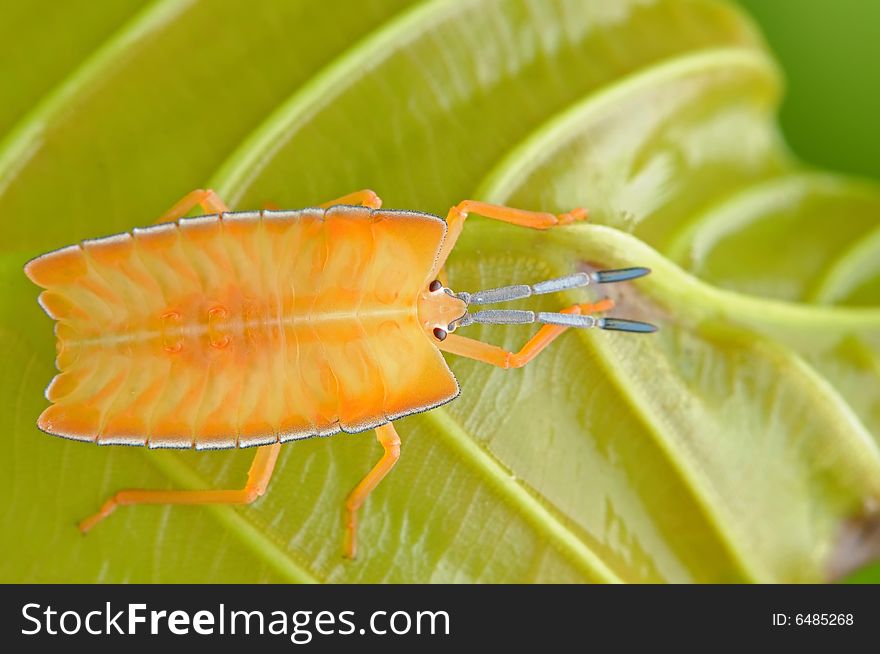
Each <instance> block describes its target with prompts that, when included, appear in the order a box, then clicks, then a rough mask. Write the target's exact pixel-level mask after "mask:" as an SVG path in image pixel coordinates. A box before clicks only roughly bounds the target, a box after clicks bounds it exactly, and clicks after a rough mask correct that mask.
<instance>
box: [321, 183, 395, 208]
mask: <svg viewBox="0 0 880 654" xmlns="http://www.w3.org/2000/svg"><path fill="white" fill-rule="evenodd" d="M337 204H354V205H357V206H361V207H369V208H370V209H379V208H381V207H382V198H380V197H379V196H378V195H376V192H375V191H371V190H370V189H368V188H365V189H361V190H360V191H355V192H354V193H347V194H346V195H343V196H342V197H338V198H336V199H334V200H330V201H329V202H324V203H323V204H319V205H318V206H319V207H320V208H322V209H328V208H330V207H335V206H336V205H337Z"/></svg>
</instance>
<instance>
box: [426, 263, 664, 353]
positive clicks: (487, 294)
mask: <svg viewBox="0 0 880 654" xmlns="http://www.w3.org/2000/svg"><path fill="white" fill-rule="evenodd" d="M650 272H651V271H650V270H649V269H648V268H623V269H620V270H597V271H595V272H589V273H587V272H580V273H575V274H573V275H566V276H565V277H558V278H556V279H549V280H547V281H543V282H538V283H537V284H531V285H528V284H518V285H515V286H502V287H500V288H490V289H486V290H482V291H477V292H476V293H465V292H462V293H454V292H453V291H451V290H450V289H448V288H446V287H445V286H443V284H442V283H441V282H440V281H439V280H434V281H433V282H431V283H430V284H429V285H428V288H427V289H425V291H424V292H423V293H422V296H421V298H420V301H419V318H420V319H421V321H422V326H423V328H424V329H425V330H426V332H427V333H428V334H429V335H430V336H431V337H432V338H434V340H437V341H443V340H444V339H445V338H446V336H447V334H449V333H450V332H453V331H455V330H456V329H457V328H459V327H467V326H468V325H472V324H474V323H482V324H490V325H518V324H527V323H535V322H537V323H543V324H547V325H562V326H564V327H580V328H582V329H588V328H592V327H598V328H600V329H610V330H615V331H623V332H639V333H649V332H654V331H657V328H656V327H655V326H654V325H651V324H649V323H646V322H639V321H636V320H626V319H623V318H610V317H600V316H595V315H591V314H590V313H580V312H577V311H572V312H562V313H554V312H549V311H537V312H536V311H528V310H524V309H483V310H480V311H474V312H471V311H470V309H471V307H472V306H479V305H483V304H495V303H498V302H510V301H512V300H521V299H524V298H528V297H531V296H532V295H543V294H545V293H555V292H558V291H565V290H569V289H574V288H581V287H584V286H590V285H595V284H610V283H614V282H623V281H627V280H630V279H636V278H637V277H643V276H645V275H647V274H648V273H650ZM613 306H614V303H613V302H612V301H611V300H609V299H607V298H606V299H605V300H601V301H599V302H597V303H595V304H592V305H579V307H584V308H587V310H589V311H591V312H603V311H606V310H608V309H610V308H612V307H613ZM582 310H583V309H582Z"/></svg>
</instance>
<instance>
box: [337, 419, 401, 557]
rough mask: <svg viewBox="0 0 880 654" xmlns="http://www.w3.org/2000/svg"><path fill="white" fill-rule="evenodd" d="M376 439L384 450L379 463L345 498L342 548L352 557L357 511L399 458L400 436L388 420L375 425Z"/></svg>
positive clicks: (355, 537)
mask: <svg viewBox="0 0 880 654" xmlns="http://www.w3.org/2000/svg"><path fill="white" fill-rule="evenodd" d="M376 439H377V440H378V441H379V444H380V445H381V446H382V448H383V449H384V450H385V451H384V453H383V454H382V458H381V459H379V463H377V464H376V465H375V466H373V469H372V470H370V472H369V474H367V476H366V477H364V478H363V479H362V480H361V482H360V483H359V484H358V485H357V486H355V489H354V490H353V491H351V494H350V495H349V496H348V499H346V500H345V510H346V524H345V544H344V546H343V550H344V552H345V556H346V557H347V558H349V559H353V558H354V557H355V554H356V553H357V511H358V509H359V508H361V505H362V504H363V503H364V501H365V500H366V499H367V497H368V496H369V494H370V493H372V492H373V489H374V488H376V486H378V485H379V482H380V481H382V480H383V479H384V478H385V475H387V474H388V473H389V472H391V468H393V467H394V464H395V463H397V460H398V459H399V458H400V436H398V435H397V430H396V429H395V428H394V425H392V424H391V423H390V422H389V423H388V424H385V425H382V426H380V427H376Z"/></svg>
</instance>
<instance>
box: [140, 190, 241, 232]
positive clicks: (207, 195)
mask: <svg viewBox="0 0 880 654" xmlns="http://www.w3.org/2000/svg"><path fill="white" fill-rule="evenodd" d="M196 205H199V206H200V207H201V208H202V209H204V210H205V211H207V212H208V213H226V212H227V211H229V207H227V206H226V203H225V202H223V200H221V199H220V197H219V196H218V195H217V194H216V193H215V192H214V191H212V190H211V189H207V190H206V189H201V188H197V189H196V190H195V191H190V192H189V193H187V194H186V195H184V196H183V197H182V198H180V200H178V201H177V202H176V203H175V204H174V206H173V207H171V208H170V209H169V210H168V211H166V212H165V213H164V214H163V215H162V217H161V218H159V220H157V221H156V223H155V224H157V225H158V224H159V223H173V222H174V221H175V220H180V219H181V218H183V217H184V216H185V215H186V214H188V213H189V212H190V210H192V208H193V207H195V206H196Z"/></svg>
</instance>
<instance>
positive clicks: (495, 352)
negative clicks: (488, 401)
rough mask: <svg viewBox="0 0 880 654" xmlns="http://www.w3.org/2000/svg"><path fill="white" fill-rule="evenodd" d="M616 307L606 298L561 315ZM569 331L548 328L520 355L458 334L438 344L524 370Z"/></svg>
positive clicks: (458, 353)
mask: <svg viewBox="0 0 880 654" xmlns="http://www.w3.org/2000/svg"><path fill="white" fill-rule="evenodd" d="M613 307H614V301H613V300H611V299H609V298H605V299H604V300H600V301H599V302H595V303H593V304H575V305H573V306H570V307H568V308H567V309H563V310H562V312H561V313H579V314H589V313H597V312H599V311H608V310H609V309H611V308H613ZM566 329H570V328H569V327H565V326H563V325H544V326H543V327H541V329H539V330H538V332H537V333H536V334H535V335H534V336H532V338H530V339H529V340H528V341H527V342H526V344H525V345H523V346H522V348H521V349H520V351H519V352H508V351H507V350H505V349H504V348H500V347H498V346H497V345H492V344H491V343H484V342H483V341H478V340H476V339H473V338H468V337H467V336H459V335H458V334H448V335H447V336H446V338H445V340H443V341H438V342H437V343H436V345H437V347H438V348H440V349H441V350H443V351H444V352H449V353H450V354H457V355H459V356H463V357H466V358H468V359H476V360H477V361H482V362H483V363H490V364H492V365H493V366H498V367H499V368H521V367H522V366H524V365H526V364H527V363H529V362H530V361H531V360H532V359H534V358H535V357H536V356H538V355H539V354H540V353H541V352H543V351H544V349H545V348H546V347H547V346H548V345H550V343H552V342H553V341H554V340H556V338H557V337H559V335H560V334H562V333H563V332H564V331H565V330H566Z"/></svg>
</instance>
